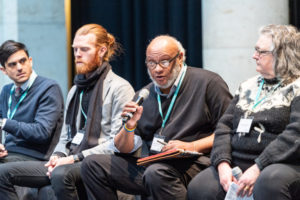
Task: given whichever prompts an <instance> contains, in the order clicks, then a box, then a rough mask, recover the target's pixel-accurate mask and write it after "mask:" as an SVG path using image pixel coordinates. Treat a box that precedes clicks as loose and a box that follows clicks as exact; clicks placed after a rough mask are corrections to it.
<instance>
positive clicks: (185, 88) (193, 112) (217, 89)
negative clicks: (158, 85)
mask: <svg viewBox="0 0 300 200" xmlns="http://www.w3.org/2000/svg"><path fill="white" fill-rule="evenodd" d="M146 88H148V89H149V90H150V95H149V97H148V98H147V99H146V100H145V101H144V103H143V108H144V111H143V115H142V117H141V119H140V120H139V122H138V126H137V130H136V131H135V133H136V134H138V135H140V136H141V137H142V138H143V139H144V140H146V141H152V139H153V135H154V134H155V133H158V132H159V130H160V128H161V125H162V118H161V116H160V114H159V110H158V103H157V99H156V98H157V97H156V96H157V93H156V92H155V90H154V85H153V83H150V84H149V85H147V86H146ZM171 99H172V97H170V98H166V97H162V96H161V102H162V111H163V115H164V116H165V115H166V113H167V110H168V107H169V105H170V102H171ZM230 100H231V94H230V93H229V91H228V87H227V85H226V83H225V82H224V80H223V79H222V78H221V77H220V76H219V75H217V74H215V73H213V72H210V71H207V70H204V69H200V68H193V67H188V68H187V72H186V75H185V77H184V79H183V82H182V85H181V88H180V90H179V93H178V96H177V99H176V102H175V104H174V107H173V109H172V112H171V114H170V116H169V119H168V121H167V123H166V126H165V128H164V130H163V132H162V135H163V136H165V137H166V139H165V141H169V140H181V141H186V142H191V141H195V140H198V139H201V138H204V137H206V136H208V135H210V134H212V133H213V132H214V130H215V128H216V124H217V122H218V120H219V118H220V117H221V116H222V115H223V113H224V112H225V110H226V108H227V106H228V105H229V102H230Z"/></svg>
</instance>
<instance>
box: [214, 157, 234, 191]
mask: <svg viewBox="0 0 300 200" xmlns="http://www.w3.org/2000/svg"><path fill="white" fill-rule="evenodd" d="M218 172H219V178H220V184H221V185H222V187H223V189H224V190H225V192H227V191H228V189H229V186H230V184H231V182H232V181H234V182H236V180H235V178H234V177H233V176H232V168H231V167H230V165H229V163H228V162H221V163H220V164H219V165H218Z"/></svg>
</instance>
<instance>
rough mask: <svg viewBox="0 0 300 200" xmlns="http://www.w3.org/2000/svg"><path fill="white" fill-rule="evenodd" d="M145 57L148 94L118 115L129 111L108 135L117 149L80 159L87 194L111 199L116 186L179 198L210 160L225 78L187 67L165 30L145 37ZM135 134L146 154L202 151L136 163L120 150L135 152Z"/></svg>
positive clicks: (222, 107)
mask: <svg viewBox="0 0 300 200" xmlns="http://www.w3.org/2000/svg"><path fill="white" fill-rule="evenodd" d="M145 63H146V66H147V70H148V72H149V75H150V78H151V79H152V83H150V84H149V85H147V86H146V87H145V88H147V89H148V90H149V97H148V98H147V99H146V100H144V102H143V106H139V105H138V104H137V103H136V102H134V101H131V102H129V103H128V104H126V105H125V107H124V109H123V113H122V116H124V117H125V116H128V113H133V116H132V117H131V119H129V120H128V121H127V122H126V123H125V124H124V126H123V128H122V129H121V130H120V132H119V133H118V134H117V135H116V136H115V139H114V145H115V147H116V150H117V151H116V152H120V153H123V154H120V155H91V156H89V157H87V158H86V159H84V161H83V163H82V167H81V176H82V179H83V182H84V184H85V187H86V189H87V194H88V198H89V199H90V200H92V199H95V200H96V199H105V200H110V199H117V193H116V190H120V191H123V192H125V193H130V194H141V195H143V196H148V197H149V198H150V199H155V200H159V199H162V200H163V199H185V198H186V188H187V184H188V183H189V181H190V180H191V179H192V178H193V177H194V176H195V175H196V174H197V173H198V172H200V171H201V170H203V169H205V168H206V167H207V166H209V164H210V161H209V152H210V149H211V147H212V144H213V138H214V134H213V133H214V130H215V128H216V124H217V122H218V120H219V118H220V117H221V116H222V114H223V113H224V111H225V110H226V108H227V105H228V104H229V102H230V99H231V95H230V93H229V91H228V87H227V85H226V83H225V82H224V80H223V79H222V78H221V77H220V76H219V75H217V74H215V73H213V72H209V71H207V70H203V69H200V68H194V67H187V65H186V64H185V50H184V49H183V47H182V45H181V43H180V42H179V41H177V40H176V39H175V38H173V37H171V36H167V35H162V36H158V37H156V38H154V39H153V40H152V41H151V42H150V44H149V45H148V47H147V51H146V61H145ZM138 95H139V94H137V95H136V97H137V96H138ZM141 139H142V140H143V144H145V146H144V147H145V148H143V150H148V151H150V154H155V153H158V152H161V151H168V150H171V149H175V148H179V149H185V150H190V151H197V152H200V153H203V155H202V156H199V157H193V158H186V159H173V160H164V161H159V162H156V163H153V164H150V165H149V166H147V167H143V166H138V165H137V164H136V161H137V158H135V157H133V156H130V155H126V156H124V153H131V152H135V151H136V150H137V149H138V148H139V147H141V145H142V142H141V141H142V140H141ZM158 141H160V142H158Z"/></svg>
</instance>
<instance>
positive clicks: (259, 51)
mask: <svg viewBox="0 0 300 200" xmlns="http://www.w3.org/2000/svg"><path fill="white" fill-rule="evenodd" d="M255 53H257V54H258V56H259V57H261V56H264V55H267V54H272V53H273V51H267V50H259V49H258V48H255Z"/></svg>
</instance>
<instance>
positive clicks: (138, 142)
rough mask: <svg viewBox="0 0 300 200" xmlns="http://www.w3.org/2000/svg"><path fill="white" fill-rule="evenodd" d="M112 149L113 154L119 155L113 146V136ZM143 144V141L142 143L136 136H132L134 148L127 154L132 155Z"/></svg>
mask: <svg viewBox="0 0 300 200" xmlns="http://www.w3.org/2000/svg"><path fill="white" fill-rule="evenodd" d="M112 141H113V142H112V149H113V150H114V152H116V153H120V151H119V149H118V148H117V147H116V146H115V143H114V141H115V136H114V137H113V140H112ZM142 144H143V141H142V138H141V137H140V136H138V135H134V147H133V149H132V150H131V151H130V152H129V153H133V152H135V151H136V150H137V149H138V148H140V147H141V146H142Z"/></svg>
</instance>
